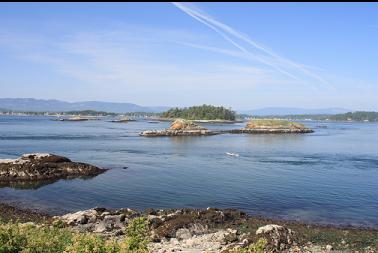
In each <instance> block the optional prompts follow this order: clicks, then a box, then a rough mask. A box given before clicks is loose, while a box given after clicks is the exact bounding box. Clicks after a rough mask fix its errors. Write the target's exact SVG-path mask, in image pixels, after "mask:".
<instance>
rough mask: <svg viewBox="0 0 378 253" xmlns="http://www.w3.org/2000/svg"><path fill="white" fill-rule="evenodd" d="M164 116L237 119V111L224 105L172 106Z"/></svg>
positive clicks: (192, 118)
mask: <svg viewBox="0 0 378 253" xmlns="http://www.w3.org/2000/svg"><path fill="white" fill-rule="evenodd" d="M161 117H162V118H172V119H173V118H182V119H188V120H229V121H234V120H235V119H236V112H235V111H233V110H231V108H229V109H227V108H225V107H223V106H213V105H205V104H204V105H201V106H191V107H185V108H178V107H176V108H172V109H170V110H168V111H166V112H164V113H162V114H161Z"/></svg>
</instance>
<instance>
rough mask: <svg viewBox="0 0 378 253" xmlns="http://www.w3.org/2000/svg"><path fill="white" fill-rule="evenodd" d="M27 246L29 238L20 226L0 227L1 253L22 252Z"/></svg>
mask: <svg viewBox="0 0 378 253" xmlns="http://www.w3.org/2000/svg"><path fill="white" fill-rule="evenodd" d="M26 244H27V238H26V236H25V235H24V234H22V232H21V231H20V227H19V225H18V224H11V223H8V224H1V225H0V253H17V252H20V251H21V250H22V249H23V248H24V247H25V245H26Z"/></svg>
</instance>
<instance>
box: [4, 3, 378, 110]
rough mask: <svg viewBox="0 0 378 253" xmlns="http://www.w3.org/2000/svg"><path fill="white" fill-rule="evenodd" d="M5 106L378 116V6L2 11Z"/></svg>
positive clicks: (70, 6) (69, 6)
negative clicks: (331, 111) (334, 110)
mask: <svg viewBox="0 0 378 253" xmlns="http://www.w3.org/2000/svg"><path fill="white" fill-rule="evenodd" d="M0 97H3V98H4V97H28V98H39V99H59V100H65V101H72V102H74V101H88V100H97V101H109V102H130V103H136V104H140V105H145V106H156V105H161V106H190V105H199V104H213V105H223V106H227V107H232V108H233V109H238V110H241V109H255V108H261V107H301V108H325V107H341V108H347V109H354V110H378V103H377V101H378V3H0Z"/></svg>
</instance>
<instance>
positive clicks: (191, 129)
mask: <svg viewBox="0 0 378 253" xmlns="http://www.w3.org/2000/svg"><path fill="white" fill-rule="evenodd" d="M215 134H218V132H214V131H210V130H208V129H206V128H204V127H201V126H199V125H197V124H195V123H193V122H192V121H189V120H182V119H178V120H175V121H174V122H173V123H172V124H171V126H170V127H169V128H168V129H165V130H147V131H143V132H142V133H140V135H141V136H147V137H157V136H204V135H215Z"/></svg>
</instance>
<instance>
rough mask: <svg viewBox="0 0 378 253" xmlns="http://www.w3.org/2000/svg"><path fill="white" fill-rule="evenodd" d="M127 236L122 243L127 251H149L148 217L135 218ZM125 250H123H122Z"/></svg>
mask: <svg viewBox="0 0 378 253" xmlns="http://www.w3.org/2000/svg"><path fill="white" fill-rule="evenodd" d="M126 234H127V237H126V239H125V241H124V243H123V245H122V249H123V250H124V251H125V252H135V253H145V252H148V249H147V245H148V240H147V239H146V238H148V222H147V220H146V218H144V217H139V218H135V219H133V220H132V221H131V222H130V223H129V225H128V227H127V229H126ZM121 252H123V251H121Z"/></svg>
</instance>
